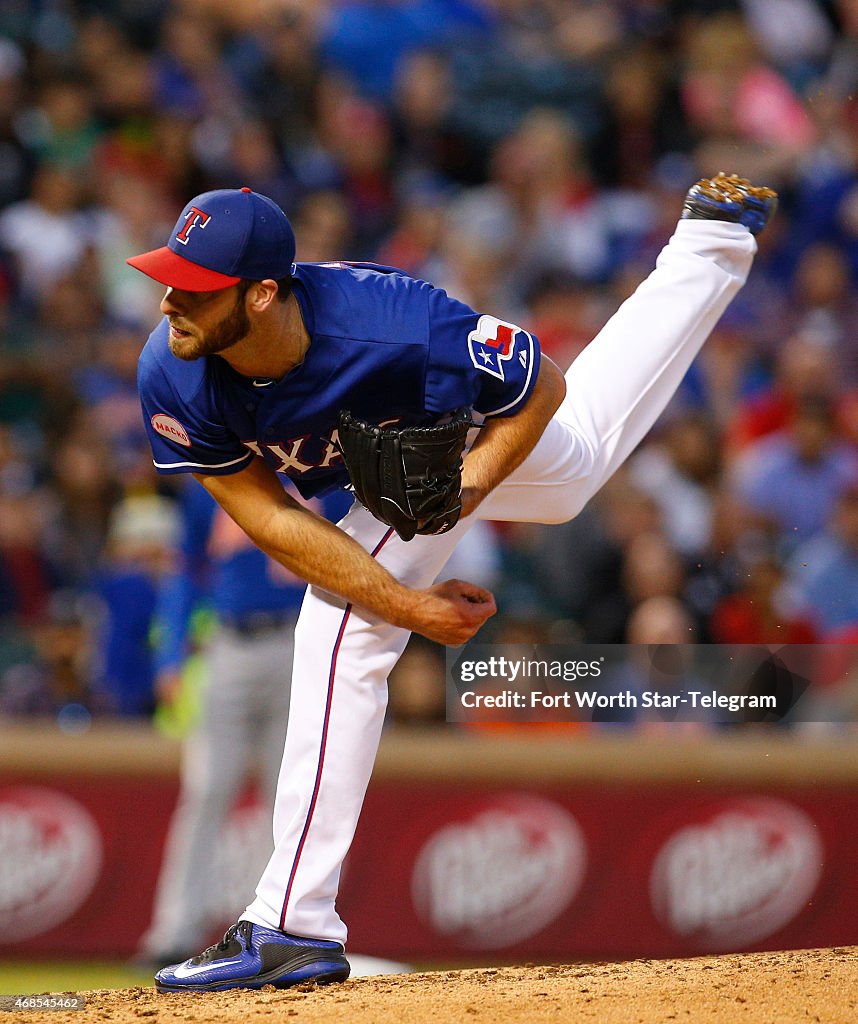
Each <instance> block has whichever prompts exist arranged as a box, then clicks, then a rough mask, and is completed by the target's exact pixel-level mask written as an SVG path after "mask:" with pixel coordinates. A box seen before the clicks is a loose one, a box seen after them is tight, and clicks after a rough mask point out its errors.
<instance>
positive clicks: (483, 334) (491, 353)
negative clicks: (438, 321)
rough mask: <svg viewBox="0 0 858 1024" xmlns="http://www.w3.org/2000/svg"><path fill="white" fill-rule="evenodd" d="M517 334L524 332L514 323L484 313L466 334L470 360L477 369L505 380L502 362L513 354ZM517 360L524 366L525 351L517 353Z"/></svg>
mask: <svg viewBox="0 0 858 1024" xmlns="http://www.w3.org/2000/svg"><path fill="white" fill-rule="evenodd" d="M519 334H525V335H526V332H525V331H522V329H521V328H520V327H516V325H515V324H510V323H507V322H506V321H505V320H498V318H497V317H495V316H488V315H487V314H484V315H483V316H481V317H480V319H479V320H478V321H477V326H476V328H475V329H474V330H473V331H471V333H470V334H469V335H468V351H469V352H470V355H471V362H472V363H473V364H474V366H476V368H477V369H478V370H482V371H483V372H484V373H490V374H491V375H492V376H493V377H497V379H498V380H505V379H506V378H505V376H504V363H508V362H509V361H510V359H512V357H513V355H514V354H515V342H516V337H517V336H518V335H519ZM519 361H520V362H521V365H522V366H526V363H527V352H526V351H522V352H521V353H520V354H519Z"/></svg>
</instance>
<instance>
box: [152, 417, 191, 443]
mask: <svg viewBox="0 0 858 1024" xmlns="http://www.w3.org/2000/svg"><path fill="white" fill-rule="evenodd" d="M150 422H151V424H152V429H153V430H154V431H155V432H156V433H158V434H161V435H162V436H163V437H167V438H169V439H170V440H171V441H175V442H176V443H177V444H181V445H184V447H185V448H190V447H191V438H190V436H189V435H188V432H187V430H185V428H184V427H183V426H182V424H181V423H179V421H178V420H177V419H176V417H175V416H168V415H167V414H166V413H165V412H156V413H155V414H154V416H152V419H151V420H150Z"/></svg>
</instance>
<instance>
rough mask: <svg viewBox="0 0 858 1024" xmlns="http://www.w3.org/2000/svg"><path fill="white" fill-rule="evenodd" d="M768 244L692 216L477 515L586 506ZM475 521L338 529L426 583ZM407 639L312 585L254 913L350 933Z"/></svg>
mask: <svg viewBox="0 0 858 1024" xmlns="http://www.w3.org/2000/svg"><path fill="white" fill-rule="evenodd" d="M755 252H756V243H755V240H754V238H753V236H752V235H751V234H750V233H749V232H748V231H747V230H746V229H745V228H744V227H742V226H740V225H736V224H725V223H721V222H713V221H702V220H684V221H680V223H679V225H678V226H677V230H676V233H675V234H674V236H673V237H672V238H671V240H670V242H669V243H668V245H667V246H666V247H665V248H664V249H663V250H662V252H661V254H660V255H659V258H658V261H657V264H656V269H655V270H654V271H653V273H652V274H651V275H650V276H649V277H648V278H647V280H646V281H644V282H643V284H641V286H640V287H639V288H638V289H637V291H636V292H635V293H634V295H632V296H631V297H630V298H629V299H627V300H626V302H625V303H623V305H622V306H621V307H620V309H619V310H618V311H617V312H616V314H615V315H614V316H613V317H612V318H611V320H610V321H609V322H608V323H607V324H606V325H605V327H604V328H603V329H602V331H600V333H599V334H598V336H597V337H596V338H595V339H594V340H593V341H592V342H591V343H590V345H588V346H587V348H586V349H585V350H584V351H583V352H582V353H581V355H580V356H579V357H578V358H577V359H576V360H575V362H574V363H573V364H572V366H571V367H570V368H569V370H568V372H567V374H566V380H567V387H568V393H567V396H566V399H565V400H564V402H563V404H562V406H561V407H560V409H559V410H558V411H557V413H556V415H555V417H554V419H553V420H552V422H551V423H550V424H549V426H548V428H547V429H546V431H545V433H544V434H543V436H542V438H541V439H540V441H539V442H538V443H537V445H536V447H535V448H534V450H533V452H532V453H531V454H530V455H529V456H528V458H527V459H526V460H525V461H524V462H523V463H522V465H521V466H520V467H519V468H518V469H517V470H515V472H513V473H512V474H511V475H510V476H509V477H508V478H507V479H506V480H505V481H504V482H503V483H502V484H501V485H500V486H499V487H498V488H497V489H496V490H495V491H494V492H492V494H491V495H490V496H489V497H488V499H487V500H486V501H485V502H484V503H483V504H482V505H481V506H480V508H479V509H478V510H477V513H476V516H477V517H479V518H483V519H501V520H511V521H524V522H537V523H559V522H565V521H567V520H569V519H571V518H573V517H574V516H576V515H577V514H578V513H579V512H580V511H581V509H582V508H583V507H584V505H585V504H586V503H587V501H589V499H590V498H591V497H592V496H593V495H594V494H595V493H596V491H598V490H599V488H600V487H601V486H602V485H603V484H604V483H605V481H606V480H607V479H608V478H609V477H610V476H611V475H612V474H613V473H614V472H615V470H616V469H617V468H618V467H619V466H620V465H621V463H622V462H623V461H624V460H625V459H626V458H627V457H628V455H629V454H630V453H631V452H632V451H633V450H634V448H635V447H636V446H637V445H638V444H639V443H640V441H641V440H642V438H643V437H644V436H645V435H646V433H647V432H648V431H649V430H650V428H651V427H652V425H653V424H654V423H655V421H656V419H657V418H658V416H659V415H660V414H661V412H662V411H663V410H664V408H665V406H666V405H667V403H668V401H669V400H670V398H671V397H672V395H673V394H674V392H675V391H676V389H677V387H678V386H679V383H680V382H681V380H682V378H683V376H684V375H685V373H686V371H687V370H688V367H689V366H690V365H691V362H692V360H693V359H694V357H695V356H696V355H697V353H698V351H699V350H700V347H701V345H702V344H703V342H704V340H705V339H706V337H707V335H708V334H709V332H710V331H711V330H712V328H713V327H714V326H715V324H716V323H717V321H718V319H719V318H720V316H721V315H722V313H723V312H724V310H725V309H726V308H727V305H728V304H729V302H730V300H731V299H732V298H733V296H734V295H735V294H736V293H737V292H738V290H739V288H740V287H741V286H742V284H743V283H744V281H745V278H746V277H747V274H748V271H749V270H750V266H751V262H752V259H753V256H754V253H755ZM472 521H473V517H471V518H470V519H466V520H463V521H462V522H460V523H458V524H457V525H456V527H455V528H454V529H453V530H451V531H450V532H449V533H447V534H443V535H441V536H438V537H415V538H414V540H412V541H410V542H409V543H407V544H406V543H404V542H403V541H402V540H400V538H399V537H398V536H397V535H396V534H395V533H393V532H392V531H391V530H387V529H386V528H385V526H384V525H383V524H382V523H380V522H378V520H376V519H374V518H373V517H372V516H371V515H370V514H369V513H368V512H367V511H366V510H365V509H364V508H363V507H361V506H360V505H357V504H356V505H355V506H353V508H352V509H351V511H350V512H349V513H348V515H347V516H346V517H345V519H344V520H343V521H342V522H341V523H340V526H341V527H342V528H343V529H344V530H345V531H346V532H347V533H348V534H349V535H350V536H352V537H354V538H355V540H357V541H358V542H359V543H360V544H361V545H362V546H363V547H364V548H366V549H367V550H368V551H370V552H372V553H373V555H374V557H376V558H377V559H378V561H379V562H380V563H381V564H382V565H384V566H385V568H386V569H388V570H389V571H390V572H391V573H392V574H393V575H394V576H395V577H396V578H397V579H399V580H401V581H402V582H404V583H406V584H408V585H409V586H412V587H425V586H429V585H430V584H431V583H432V581H433V580H434V579H435V577H436V576H437V574H438V573H439V572H440V571H441V569H442V567H443V565H444V563H445V562H446V561H447V558H448V557H449V555H450V553H451V551H452V550H453V548H454V547H455V545H456V543H457V541H458V540H459V538H460V537H461V536H462V535H463V533H464V532H465V531H466V530H467V529H468V527H469V525H470V523H471V522H472ZM408 635H409V634H408V632H407V631H405V630H402V629H398V628H396V627H394V626H391V625H390V624H388V623H387V622H384V621H381V620H379V619H376V618H374V617H372V616H369V615H367V614H366V613H364V612H361V611H359V610H358V609H355V608H353V607H352V606H351V605H350V604H347V603H346V602H345V601H343V600H341V599H339V598H335V597H332V596H331V595H330V594H327V593H325V592H324V591H321V590H319V589H318V588H315V587H311V588H309V589H308V591H307V595H306V598H305V600H304V605H303V608H302V610H301V615H300V618H299V620H298V625H297V627H296V632H295V660H294V667H293V672H292V706H291V711H290V715H289V727H288V731H287V736H286V749H285V752H284V757H283V763H282V766H281V770H280V779H279V783H278V788H277V797H276V801H275V806H274V843H275V848H274V853H273V855H272V857H271V860H270V861H269V862H268V866H267V867H266V869H265V872H264V873H263V875H262V879H261V880H260V883H259V886H258V888H257V890H256V899H255V900H254V901H253V902H252V903H251V904H250V906H249V907H248V908H247V911H246V912H245V913H244V914H243V915H242V916H243V917H244V918H245V919H247V920H250V921H253V922H255V923H257V924H261V925H265V926H267V927H269V928H282V929H283V930H285V931H287V932H290V933H292V934H295V935H303V936H309V937H313V938H321V939H335V940H338V941H340V942H343V943H344V942H345V939H346V927H345V925H344V924H343V922H342V921H341V920H340V918H339V916H338V915H337V912H336V910H335V907H334V901H335V899H336V895H337V888H338V884H339V878H340V868H341V866H342V863H343V860H344V858H345V856H346V854H347V852H348V849H349V846H350V845H351V841H352V838H353V836H354V832H355V828H356V827H357V821H358V816H359V814H360V809H361V805H362V803H363V798H364V794H365V792H366V787H367V784H368V782H369V778H370V774H371V772H372V766H373V762H374V760H375V754H376V750H377V748H378V742H379V738H380V735H381V728H382V722H383V720H384V712H385V706H386V703H387V676H388V674H389V672H390V670H391V669H392V668H393V666H394V664H395V663H396V661H397V659H398V658H399V656H400V654H401V653H402V651H403V650H404V648H405V644H406V642H407V640H408Z"/></svg>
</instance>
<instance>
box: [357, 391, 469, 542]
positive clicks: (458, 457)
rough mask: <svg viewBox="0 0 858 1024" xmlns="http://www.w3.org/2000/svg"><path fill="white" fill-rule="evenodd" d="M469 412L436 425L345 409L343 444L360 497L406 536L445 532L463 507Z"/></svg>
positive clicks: (373, 511)
mask: <svg viewBox="0 0 858 1024" xmlns="http://www.w3.org/2000/svg"><path fill="white" fill-rule="evenodd" d="M472 426H474V423H473V421H472V420H471V417H470V415H469V414H466V413H464V412H458V413H456V414H455V415H454V417H453V419H452V420H450V422H449V423H443V424H441V425H440V426H437V427H404V428H401V429H397V428H396V427H376V426H373V425H372V424H370V423H365V422H364V421H363V420H358V419H355V417H354V416H352V414H351V413H350V412H346V411H345V410H344V411H343V412H341V413H340V418H339V423H338V424H337V435H338V445H339V449H340V452H341V453H342V456H343V460H344V461H345V464H346V469H347V470H348V471H349V476H350V477H351V481H352V486H353V487H354V492H355V494H356V496H357V498H358V501H360V503H361V504H362V505H364V506H365V507H366V508H367V509H368V510H369V511H370V512H372V514H373V515H374V516H375V518H376V519H380V520H381V521H382V522H383V523H387V524H388V526H392V527H393V528H394V530H396V532H397V533H398V534H399V536H400V537H401V538H402V539H403V540H411V538H412V537H413V536H414V535H415V534H416V533H424V534H427V533H428V534H431V533H446V531H447V530H449V529H451V528H452V527H453V526H455V525H456V522H457V521H458V519H459V513H460V512H461V511H462V452H463V451H464V449H465V439H466V437H467V434H468V430H469V429H470V428H471V427H472Z"/></svg>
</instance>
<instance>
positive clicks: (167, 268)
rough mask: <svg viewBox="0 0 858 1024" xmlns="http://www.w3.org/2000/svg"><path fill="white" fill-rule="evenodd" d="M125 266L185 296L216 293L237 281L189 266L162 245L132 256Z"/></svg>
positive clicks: (189, 263)
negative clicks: (159, 247)
mask: <svg viewBox="0 0 858 1024" xmlns="http://www.w3.org/2000/svg"><path fill="white" fill-rule="evenodd" d="M125 262H126V263H127V264H128V265H129V266H132V267H134V269H135V270H139V271H141V272H142V273H144V274H146V276H147V277H151V278H154V279H155V280H156V281H160V283H161V284H166V285H167V286H168V287H170V288H179V289H181V290H182V291H185V292H216V291H220V289H222V288H229V287H230V286H231V285H234V284H238V282H239V281H240V280H241V278H240V277H230V275H229V274H221V273H220V272H219V271H217V270H209V269H208V267H201V266H200V265H199V264H198V263H191V261H190V260H186V259H184V258H183V257H182V256H179V255H177V254H176V253H174V252H173V250H172V249H169V248H168V247H167V246H166V245H165V246H164V247H163V248H161V249H153V250H152V251H151V252H144V253H141V254H140V255H139V256H132V257H131V258H130V259H127V260H126V261H125Z"/></svg>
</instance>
